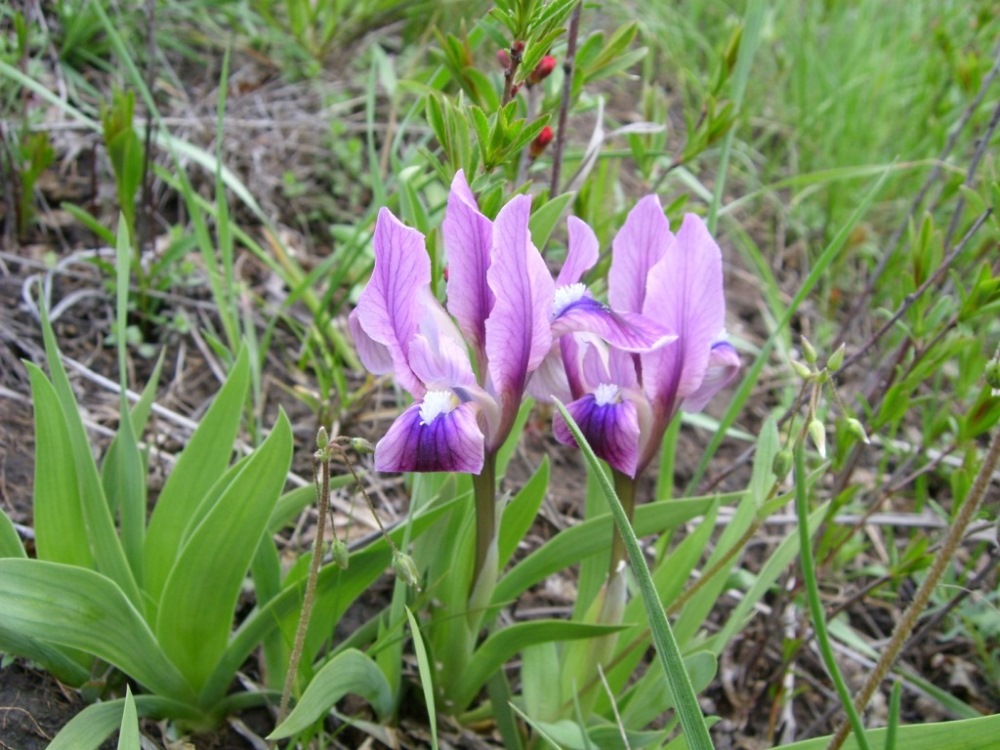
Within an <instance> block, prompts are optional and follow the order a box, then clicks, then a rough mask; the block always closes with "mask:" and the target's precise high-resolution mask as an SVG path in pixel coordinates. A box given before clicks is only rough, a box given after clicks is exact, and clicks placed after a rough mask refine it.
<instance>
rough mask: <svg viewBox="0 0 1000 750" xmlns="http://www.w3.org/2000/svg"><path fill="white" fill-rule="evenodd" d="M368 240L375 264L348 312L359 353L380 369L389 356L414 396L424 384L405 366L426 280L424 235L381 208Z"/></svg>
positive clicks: (427, 261)
mask: <svg viewBox="0 0 1000 750" xmlns="http://www.w3.org/2000/svg"><path fill="white" fill-rule="evenodd" d="M373 244H374V246H375V268H374V270H373V271H372V277H371V281H369V282H368V286H366V287H365V289H364V291H363V292H362V293H361V297H360V298H359V299H358V306H357V308H356V309H355V311H354V313H353V314H352V318H353V323H352V328H353V329H354V331H355V334H356V340H358V355H359V356H360V357H361V361H362V362H363V363H364V365H365V367H368V368H369V369H370V370H371V371H372V372H374V373H384V372H385V371H386V370H385V365H386V363H387V361H390V360H391V362H392V364H393V369H394V371H395V373H396V379H397V380H398V381H399V384H400V385H401V386H403V387H404V388H405V389H406V390H408V391H409V392H410V393H412V394H413V395H414V396H415V397H417V398H419V397H421V396H422V395H423V393H424V390H425V388H424V386H423V384H422V383H421V382H420V379H419V378H418V377H417V376H416V375H415V374H414V373H413V370H412V369H410V365H409V357H408V350H409V346H410V341H411V340H412V339H413V336H414V335H415V334H416V333H417V330H418V328H419V323H420V316H421V307H420V305H419V304H418V297H419V295H420V292H421V290H422V289H423V288H424V287H426V286H427V285H429V284H430V280H431V263H430V258H429V257H428V255H427V251H426V249H425V247H424V237H423V235H422V234H420V232H418V231H417V230H415V229H410V228H409V227H407V226H405V225H404V224H402V223H401V222H400V221H399V219H397V218H396V217H395V216H393V215H392V213H391V212H390V211H389V210H388V209H385V208H383V209H382V210H380V211H379V214H378V221H377V222H376V224H375V237H374V239H373ZM359 333H363V334H364V336H358V334H359ZM366 338H367V339H368V340H366ZM379 347H383V348H382V349H380V348H379ZM386 355H388V359H387V358H386Z"/></svg>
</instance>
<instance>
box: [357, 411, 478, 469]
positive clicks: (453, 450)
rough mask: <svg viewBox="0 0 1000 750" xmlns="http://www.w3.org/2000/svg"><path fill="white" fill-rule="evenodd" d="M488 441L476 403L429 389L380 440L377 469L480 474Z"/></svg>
mask: <svg viewBox="0 0 1000 750" xmlns="http://www.w3.org/2000/svg"><path fill="white" fill-rule="evenodd" d="M484 442H485V441H484V438H483V433H482V430H480V429H479V425H478V424H477V422H476V406H475V405H474V404H471V403H464V404H462V403H458V399H457V398H456V397H455V395H454V394H453V393H451V392H450V391H428V392H427V394H426V396H425V397H424V400H423V401H422V402H420V403H416V404H413V405H412V406H410V407H409V408H408V409H407V410H406V411H404V412H403V413H402V414H401V415H400V416H399V417H398V418H397V419H396V421H395V422H393V423H392V426H391V427H390V428H389V431H388V432H387V433H386V434H385V437H383V438H382V439H381V440H379V441H378V445H376V446H375V470H376V471H461V472H466V473H469V474H478V473H479V472H480V471H482V469H483V455H484Z"/></svg>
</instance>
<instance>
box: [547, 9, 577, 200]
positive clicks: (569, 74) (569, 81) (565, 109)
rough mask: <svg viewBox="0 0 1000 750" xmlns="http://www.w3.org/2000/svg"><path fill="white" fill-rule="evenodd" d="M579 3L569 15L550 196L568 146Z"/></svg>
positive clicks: (555, 190) (554, 191)
mask: <svg viewBox="0 0 1000 750" xmlns="http://www.w3.org/2000/svg"><path fill="white" fill-rule="evenodd" d="M582 7H583V3H582V2H580V3H577V4H576V7H575V8H573V14H572V15H571V16H570V17H569V33H568V35H567V38H566V59H565V60H563V90H562V101H561V102H560V103H559V124H558V125H557V126H556V142H555V146H554V148H553V149H552V187H551V189H550V190H549V196H550V197H553V198H554V197H555V196H557V195H559V175H560V173H561V172H562V160H563V150H564V149H565V148H566V122H567V120H568V119H569V104H570V95H571V94H572V91H573V71H574V69H575V68H576V41H577V39H578V38H579V36H580V9H581V8H582Z"/></svg>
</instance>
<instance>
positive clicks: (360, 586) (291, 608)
mask: <svg viewBox="0 0 1000 750" xmlns="http://www.w3.org/2000/svg"><path fill="white" fill-rule="evenodd" d="M454 504H455V501H454V500H451V501H448V502H446V503H443V504H441V505H439V506H436V507H433V508H428V509H427V511H426V512H425V513H422V514H420V515H418V516H416V517H415V518H414V519H413V521H412V526H413V528H412V531H411V534H412V536H414V537H416V536H418V535H419V534H422V533H423V532H425V531H426V530H427V529H428V528H429V527H430V526H431V525H432V524H433V523H434V522H435V521H436V520H438V519H439V518H440V517H441V515H442V514H444V513H446V512H447V511H448V510H450V509H451V508H453V507H454ZM403 533H404V529H402V528H396V529H393V530H392V531H390V532H389V536H390V537H392V540H393V541H394V542H395V543H396V544H397V545H398V544H399V543H400V542H401V540H402V538H403ZM391 562H392V552H391V551H390V549H389V546H388V545H387V544H386V542H385V540H384V539H382V538H381V537H379V538H378V539H376V540H375V541H374V542H372V543H371V544H370V545H369V546H367V547H365V548H364V549H362V550H359V551H357V552H353V553H351V565H350V567H349V568H348V569H347V570H341V569H340V568H338V567H337V566H335V565H327V566H325V567H323V568H321V569H320V573H319V580H318V581H317V583H316V596H317V604H316V608H315V609H314V610H313V614H314V616H313V620H312V623H311V624H310V632H311V631H313V630H314V629H315V630H317V631H321V632H324V633H325V634H326V635H327V636H329V633H330V630H331V628H332V627H333V625H334V624H335V623H336V622H337V621H338V620H339V619H340V616H341V615H342V614H343V613H344V611H345V610H346V609H347V608H348V607H349V606H350V605H351V604H352V603H353V602H354V601H355V599H357V598H358V597H359V596H360V595H361V593H362V592H363V591H365V590H366V589H367V588H368V587H369V586H371V584H372V582H374V581H375V579H377V578H378V577H379V576H381V575H383V574H384V573H385V570H386V568H388V567H389V565H390V564H391ZM304 588H305V583H304V581H297V582H293V583H292V585H286V587H285V588H284V589H283V590H282V592H281V593H280V594H278V596H276V597H274V598H273V599H272V600H271V601H270V602H268V603H267V605H266V606H264V607H261V608H259V609H255V610H254V611H253V612H251V613H250V615H248V616H247V618H246V619H245V620H244V621H243V622H242V623H241V624H240V627H239V628H238V629H237V630H236V632H235V633H234V634H233V637H232V639H231V640H230V643H229V646H228V648H227V649H226V652H225V654H224V655H223V657H222V659H221V660H220V661H219V663H218V665H217V666H216V668H215V672H214V673H213V674H212V677H211V678H210V680H209V682H208V683H207V684H206V687H205V690H204V692H203V698H204V699H205V703H206V704H209V703H211V702H212V699H213V698H214V699H215V700H219V699H221V698H222V696H223V695H225V692H226V690H228V689H229V684H230V682H232V679H233V675H234V674H235V673H236V670H238V669H239V668H240V665H241V664H243V662H244V661H246V659H247V657H248V656H249V655H250V654H251V653H252V652H253V650H254V648H256V647H257V644H258V643H260V642H261V641H262V640H263V639H264V638H265V637H267V636H268V634H270V633H273V632H275V630H276V629H277V628H278V627H279V624H280V623H281V622H282V621H283V620H288V619H289V618H295V619H296V620H297V618H298V613H299V612H300V611H301V610H302V596H303V590H304ZM325 600H332V603H333V605H334V606H332V607H330V608H329V611H330V612H331V614H330V616H329V617H328V618H327V619H324V620H320V619H319V618H318V617H316V616H315V615H316V613H317V612H319V611H320V609H321V605H322V604H323V603H324V601H325ZM290 627H291V628H292V629H294V625H291V626H290ZM312 658H313V654H312V653H310V652H309V651H308V649H307V650H306V654H305V659H312Z"/></svg>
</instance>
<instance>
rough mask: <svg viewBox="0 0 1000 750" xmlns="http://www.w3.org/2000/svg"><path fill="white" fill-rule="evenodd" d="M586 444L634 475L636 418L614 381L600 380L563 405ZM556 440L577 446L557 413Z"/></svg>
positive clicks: (635, 411) (632, 405)
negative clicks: (582, 393) (597, 384)
mask: <svg viewBox="0 0 1000 750" xmlns="http://www.w3.org/2000/svg"><path fill="white" fill-rule="evenodd" d="M566 410H567V411H568V412H569V413H570V415H571V416H572V417H573V421H575V422H576V423H577V425H578V426H579V427H580V430H581V432H583V435H584V437H585V438H586V439H587V443H588V444H589V445H590V447H591V448H593V449H594V453H596V454H597V455H598V456H599V457H600V458H603V459H604V460H605V461H607V462H608V463H609V464H611V466H612V467H613V468H615V469H617V470H618V471H620V472H622V473H624V474H628V475H629V476H633V477H634V476H635V474H636V466H637V464H638V461H639V417H638V412H637V410H636V406H635V404H634V403H632V402H631V401H629V400H628V399H625V398H623V397H622V393H621V390H620V389H619V388H618V386H617V385H614V384H613V383H602V384H601V385H599V386H598V387H597V388H596V389H595V390H594V392H593V393H588V394H587V395H586V396H584V397H583V398H580V399H578V400H576V401H573V402H572V403H570V404H567V405H566ZM553 429H554V431H555V436H556V439H557V440H559V441H560V442H562V443H565V444H566V445H574V446H575V445H576V440H575V439H574V438H573V435H572V433H571V432H570V431H569V427H568V426H567V425H566V422H565V421H564V420H563V419H562V417H561V416H560V415H558V414H557V415H556V416H555V418H554V420H553Z"/></svg>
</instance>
